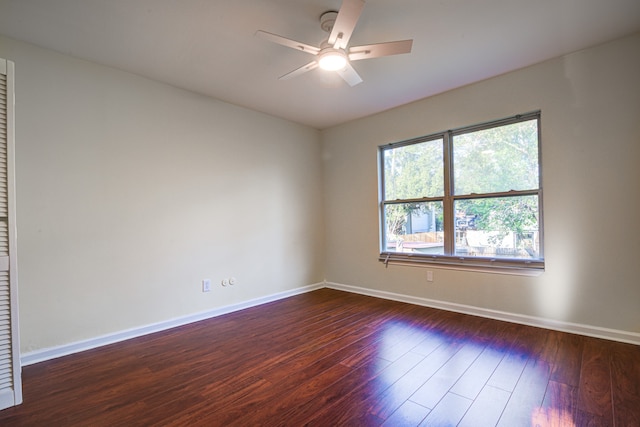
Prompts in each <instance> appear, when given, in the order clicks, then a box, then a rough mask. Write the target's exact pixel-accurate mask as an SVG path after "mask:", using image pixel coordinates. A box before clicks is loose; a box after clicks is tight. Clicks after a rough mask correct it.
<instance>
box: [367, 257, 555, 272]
mask: <svg viewBox="0 0 640 427" xmlns="http://www.w3.org/2000/svg"><path fill="white" fill-rule="evenodd" d="M378 260H379V261H380V262H382V263H383V264H384V265H385V267H388V266H389V264H391V265H404V266H409V267H435V268H440V269H445V270H459V271H472V272H478V273H492V274H511V275H517V276H539V275H541V274H542V273H544V260H522V259H502V258H479V257H473V258H471V257H455V256H445V255H415V254H408V253H394V252H382V253H381V254H380V257H379V258H378Z"/></svg>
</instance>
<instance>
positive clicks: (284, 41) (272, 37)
mask: <svg viewBox="0 0 640 427" xmlns="http://www.w3.org/2000/svg"><path fill="white" fill-rule="evenodd" d="M256 36H259V37H262V38H263V39H266V40H269V41H271V42H274V43H278V44H281V45H282V46H286V47H290V48H292V49H296V50H300V51H302V52H307V53H310V54H312V55H317V54H318V52H320V49H319V48H317V47H315V46H311V45H309V44H306V43H301V42H298V41H295V40H291V39H288V38H286V37H282V36H279V35H277V34H272V33H268V32H266V31H262V30H258V31H256Z"/></svg>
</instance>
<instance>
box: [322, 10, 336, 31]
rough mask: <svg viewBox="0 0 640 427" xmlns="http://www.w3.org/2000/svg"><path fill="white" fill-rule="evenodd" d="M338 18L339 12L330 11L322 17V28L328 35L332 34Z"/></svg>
mask: <svg viewBox="0 0 640 427" xmlns="http://www.w3.org/2000/svg"><path fill="white" fill-rule="evenodd" d="M337 17H338V12H336V11H335V10H329V11H327V12H325V13H323V14H322V15H320V28H322V30H323V31H326V32H327V33H331V30H332V29H333V25H334V24H335V23H336V18H337Z"/></svg>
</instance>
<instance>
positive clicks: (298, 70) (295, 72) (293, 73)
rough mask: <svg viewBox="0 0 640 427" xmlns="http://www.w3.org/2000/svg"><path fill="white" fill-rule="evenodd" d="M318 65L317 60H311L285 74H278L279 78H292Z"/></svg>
mask: <svg viewBox="0 0 640 427" xmlns="http://www.w3.org/2000/svg"><path fill="white" fill-rule="evenodd" d="M317 67H318V62H317V61H311V62H309V63H308V64H307V65H303V66H302V67H300V68H296V69H295V70H293V71H291V72H289V73H287V74H285V75H284V76H280V77H279V80H289V79H292V78H294V77H298V76H299V75H300V74H304V73H306V72H307V71H311V70H313V69H315V68H317Z"/></svg>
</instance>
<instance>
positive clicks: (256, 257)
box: [0, 34, 640, 352]
mask: <svg viewBox="0 0 640 427" xmlns="http://www.w3.org/2000/svg"><path fill="white" fill-rule="evenodd" d="M0 57H4V58H7V59H10V60H13V61H14V62H15V63H16V95H17V106H16V107H17V108H16V113H17V115H16V152H17V155H16V167H17V177H16V178H17V199H18V200H17V212H18V256H19V260H18V263H19V290H20V295H19V297H20V322H21V324H20V329H21V340H22V343H21V344H22V351H23V352H32V351H35V350H38V349H44V348H48V347H53V346H59V345H65V344H68V343H73V342H77V341H81V340H86V339H92V338H95V337H99V336H101V335H105V334H110V333H114V332H119V331H123V330H127V329H130V328H138V327H141V326H145V325H149V324H153V323H156V322H163V321H166V320H169V319H173V318H177V317H180V316H185V315H190V314H193V313H199V312H203V311H207V310H210V309H214V308H216V307H223V306H226V305H229V304H234V303H237V302H242V301H247V300H250V299H252V298H258V297H262V296H267V295H271V294H274V293H278V292H283V291H287V290H292V289H296V288H299V287H302V286H305V285H310V284H313V283H317V282H321V281H322V280H323V279H324V278H326V279H327V280H328V281H330V282H336V283H340V284H345V285H352V286H360V287H365V288H369V289H372V290H380V291H389V292H394V293H400V294H404V295H408V296H416V297H423V298H430V299H434V300H439V301H444V302H449V303H459V304H467V305H470V306H474V307H479V308H481V309H489V310H501V311H505V312H509V313H516V314H520V315H525V316H538V317H542V318H548V319H555V320H559V321H562V322H574V323H578V324H585V325H593V326H596V327H603V328H613V329H618V330H622V331H629V332H635V333H638V332H640V308H639V302H638V301H640V280H639V279H638V278H639V277H640V262H638V260H639V259H640V227H638V222H639V220H638V216H639V213H640V168H639V167H638V163H640V90H638V84H637V79H638V76H640V34H637V35H635V36H633V37H629V38H625V39H621V40H618V41H616V42H613V43H610V44H607V45H603V46H599V47H596V48H592V49H588V50H585V51H582V52H578V53H575V54H572V55H569V56H567V57H564V58H560V59H557V60H553V61H549V62H546V63H543V64H540V65H536V66H533V67H529V68H526V69H523V70H520V71H517V72H514V73H509V74H506V75H503V76H499V77H496V78H494V79H490V80H487V81H484V82H481V83H478V84H475V85H471V86H468V87H464V88H461V89H458V90H455V91H451V92H447V93H445V94H441V95H439V96H435V97H432V98H429V99H425V100H422V101H420V102H416V103H413V104H410V105H406V106H403V107H400V108H397V109H394V110H391V111H387V112H385V113H382V114H379V115H376V116H373V117H369V118H365V119H362V120H358V121H355V122H352V123H348V124H346V125H342V126H339V127H335V128H332V129H328V130H326V131H324V132H322V133H319V132H317V131H315V130H312V129H309V128H307V127H304V126H299V125H296V124H292V123H289V122H286V121H283V120H280V119H277V118H273V117H270V116H268V115H264V114H261V113H256V112H252V111H249V110H246V109H242V108H239V107H235V106H232V105H229V104H226V103H223V102H219V101H216V100H212V99H210V98H206V97H203V96H199V95H196V94H193V93H190V92H186V91H182V90H179V89H176V88H172V87H169V86H166V85H163V84H160V83H157V82H153V81H150V80H148V79H144V78H141V77H137V76H134V75H131V74H128V73H124V72H120V71H117V70H114V69H111V68H107V67H103V66H100V65H96V64H92V63H89V62H85V61H81V60H76V59H73V58H70V57H67V56H64V55H60V54H57V53H54V52H51V51H48V50H43V49H40V48H36V47H34V46H31V45H28V44H23V43H19V42H15V41H12V40H10V39H6V38H1V37H0ZM536 109H541V110H542V132H543V135H542V136H543V147H542V149H543V168H544V171H543V181H544V182H543V183H544V188H545V193H544V206H545V232H546V233H545V237H546V246H545V250H546V261H547V269H546V272H545V273H543V274H542V275H540V276H538V277H519V276H508V275H496V274H482V273H471V272H462V271H451V270H439V269H435V268H434V269H432V270H433V271H434V278H435V281H434V282H433V283H427V281H426V269H424V268H413V267H400V266H390V267H389V268H387V269H385V268H384V266H383V265H382V264H381V263H379V262H378V261H377V257H378V238H379V237H378V211H377V158H376V156H377V146H378V145H380V144H383V143H387V142H393V141H399V140H403V139H407V138H412V137H416V136H420V135H425V134H429V133H432V132H437V131H442V130H446V129H450V128H455V127H459V126H464V125H468V124H473V123H478V122H483V121H487V120H492V119H496V118H501V117H505V116H510V115H513V114H516V113H519V112H527V111H531V110H536ZM321 141H322V143H323V145H321ZM322 148H323V150H321V149H322ZM323 168H324V171H323ZM323 172H324V174H323ZM323 176H324V178H323ZM323 179H324V180H323ZM325 230H326V232H325ZM325 242H326V250H325ZM325 254H326V255H325ZM230 276H235V277H237V278H238V281H239V283H238V285H236V286H235V287H233V288H226V289H222V288H221V287H220V286H217V283H218V281H219V280H220V279H222V278H223V277H230ZM204 278H211V279H212V280H213V283H214V290H213V292H211V293H202V292H201V280H202V279H204Z"/></svg>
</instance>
